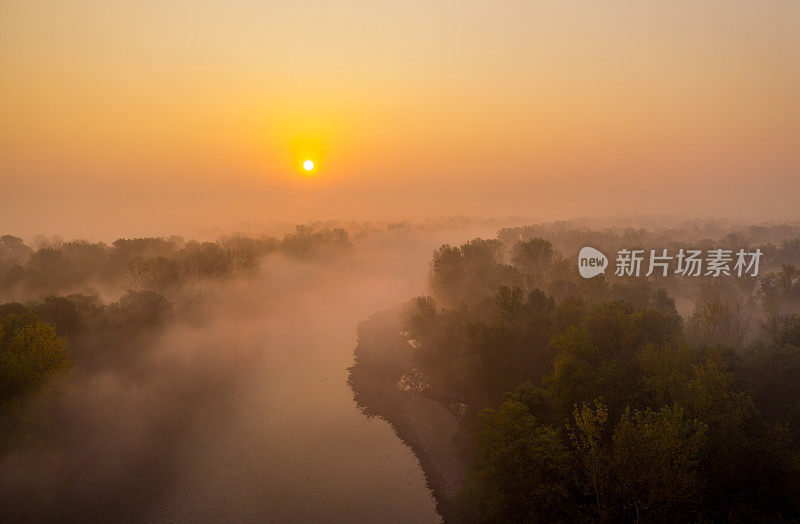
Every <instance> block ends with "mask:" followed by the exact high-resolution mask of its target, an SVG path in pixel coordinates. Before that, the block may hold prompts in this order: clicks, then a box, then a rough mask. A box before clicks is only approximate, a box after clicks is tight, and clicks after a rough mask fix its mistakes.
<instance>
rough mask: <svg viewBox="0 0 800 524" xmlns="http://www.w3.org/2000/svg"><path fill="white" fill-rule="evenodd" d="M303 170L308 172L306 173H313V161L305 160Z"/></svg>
mask: <svg viewBox="0 0 800 524" xmlns="http://www.w3.org/2000/svg"><path fill="white" fill-rule="evenodd" d="M303 169H305V170H306V172H308V173H310V172H311V171H313V170H314V161H313V160H305V161H304V162H303Z"/></svg>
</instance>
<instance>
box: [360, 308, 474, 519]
mask: <svg viewBox="0 0 800 524" xmlns="http://www.w3.org/2000/svg"><path fill="white" fill-rule="evenodd" d="M354 354H355V365H354V366H353V367H351V368H350V370H349V371H350V377H349V379H348V383H349V385H350V387H351V388H352V390H353V393H354V398H355V400H356V403H357V404H358V406H359V408H360V409H361V410H362V412H363V413H364V414H365V415H367V416H377V417H380V418H382V419H384V420H386V421H387V422H389V424H390V425H391V426H392V428H393V429H394V431H395V433H396V434H397V436H398V437H399V438H400V439H401V440H402V441H403V442H404V443H405V444H406V445H408V446H409V448H411V450H412V451H413V452H414V454H415V455H416V457H417V459H418V460H419V463H420V466H421V467H422V469H423V472H424V474H425V478H426V482H427V484H428V488H429V489H430V490H431V493H432V494H433V496H434V498H435V499H436V508H437V511H438V512H439V514H440V515H441V516H442V518H443V520H445V521H446V522H452V521H455V520H456V509H457V508H456V501H457V497H458V494H459V492H460V490H461V488H462V487H463V486H464V482H465V479H466V462H467V461H466V457H467V446H466V439H465V438H464V434H463V431H462V429H461V423H460V421H459V417H458V416H457V415H456V414H455V413H453V412H452V411H451V410H450V409H448V408H447V407H446V406H445V405H444V404H442V403H441V402H438V401H437V400H435V399H432V398H429V397H427V396H425V395H423V394H421V393H415V392H409V391H401V390H400V389H399V388H398V387H397V386H396V384H397V381H398V380H399V379H400V377H402V376H403V374H404V373H406V372H407V371H408V370H409V369H411V368H412V367H413V358H412V350H411V347H410V346H409V345H408V343H407V341H406V340H405V339H404V337H402V335H401V334H400V322H399V319H398V311H397V310H389V311H383V312H380V313H376V314H375V315H373V316H371V317H370V318H369V319H367V320H365V321H363V322H361V323H360V324H359V326H358V345H357V347H356V349H355V352H354Z"/></svg>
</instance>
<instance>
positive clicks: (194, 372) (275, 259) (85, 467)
mask: <svg viewBox="0 0 800 524" xmlns="http://www.w3.org/2000/svg"><path fill="white" fill-rule="evenodd" d="M480 234H492V229H491V228H473V229H472V230H470V231H460V232H456V231H452V230H450V231H447V232H442V231H440V232H438V233H428V232H420V231H414V232H411V231H407V230H406V231H395V232H392V231H387V232H384V233H382V234H377V235H372V236H368V237H365V238H361V239H358V240H356V241H354V245H353V246H352V247H350V248H348V249H346V250H345V251H343V252H339V253H336V254H330V256H328V255H326V256H320V257H312V258H310V259H298V258H290V257H285V256H283V255H280V254H273V255H268V256H266V257H265V258H263V259H262V260H261V261H260V269H259V270H258V271H257V272H255V273H252V274H249V275H243V276H236V277H233V278H229V279H222V280H213V281H205V282H198V283H197V284H196V285H193V286H190V287H188V288H186V289H179V290H177V291H175V292H174V293H172V294H171V296H170V298H169V300H170V302H171V303H172V306H173V309H174V316H173V320H171V321H169V322H168V323H167V324H165V325H164V326H163V328H162V329H161V330H159V331H153V332H152V333H151V332H147V333H146V334H145V335H131V336H132V337H139V338H135V339H132V340H135V343H132V345H130V346H126V345H119V343H118V342H114V341H115V340H118V341H124V340H125V339H126V337H127V335H123V334H118V335H115V337H116V338H113V339H111V341H110V342H104V339H101V338H97V337H96V336H95V335H94V334H93V333H89V334H88V335H87V336H89V337H95V339H94V340H90V342H91V344H93V346H92V347H97V348H98V349H97V351H98V352H99V353H98V356H97V358H99V359H100V360H99V361H97V362H95V361H89V364H90V365H87V364H82V365H78V366H76V368H75V370H74V372H73V373H72V374H71V376H70V378H69V380H68V382H67V383H66V385H65V387H64V389H63V390H62V391H61V393H60V394H59V395H58V397H57V398H56V401H57V402H56V405H57V411H56V413H57V415H56V422H57V425H58V428H59V432H58V436H57V437H47V438H46V439H45V441H47V442H49V443H48V444H47V445H39V444H37V440H36V439H33V438H28V440H26V441H25V442H23V443H21V444H19V445H16V446H13V447H12V448H11V450H10V452H9V453H8V454H7V455H6V456H5V457H4V458H3V460H2V463H1V464H0V467H2V468H3V470H4V472H5V474H4V476H3V477H4V478H3V479H0V498H2V500H3V501H4V502H5V504H4V506H3V508H2V513H0V517H3V520H26V521H27V520H53V519H56V520H59V519H67V520H84V521H85V520H92V521H94V520H105V521H137V522H139V521H143V520H144V521H181V522H185V521H227V522H242V521H244V522H247V521H251V522H252V521H261V522H263V521H272V522H308V521H326V522H354V521H359V522H386V521H387V520H388V521H398V522H401V521H402V522H435V521H438V520H440V517H439V515H438V514H437V513H436V511H435V500H434V499H433V497H432V496H431V494H430V492H429V490H428V488H427V486H426V483H425V478H424V475H423V472H422V470H421V468H420V465H419V462H418V461H417V458H416V457H415V456H414V455H413V453H412V452H411V450H410V449H409V448H408V447H407V446H406V445H405V444H403V442H402V441H401V440H400V439H399V438H398V437H397V436H396V435H395V433H394V431H393V429H392V428H391V426H390V425H389V424H388V423H387V422H386V421H384V420H382V419H378V418H372V419H368V418H367V417H366V416H365V415H364V414H362V413H361V411H360V410H359V408H358V407H357V406H356V404H355V402H354V399H353V392H352V391H351V390H350V388H349V386H348V385H347V382H346V381H347V373H348V372H347V368H348V367H350V366H351V365H352V364H353V350H354V348H355V346H356V327H357V324H358V323H359V322H360V321H361V320H363V319H365V318H367V317H368V316H370V315H371V314H373V313H374V312H376V311H379V310H383V309H387V308H390V307H393V306H395V305H397V304H399V303H401V302H403V301H404V300H407V299H408V297H412V296H415V295H418V294H421V293H425V292H426V289H427V280H426V276H427V271H428V264H429V260H430V255H431V253H432V252H433V250H434V249H436V248H437V247H438V246H439V245H440V244H441V243H442V242H443V241H445V240H448V241H463V240H466V239H468V238H472V237H473V236H475V235H480ZM99 292H100V294H101V295H102V299H103V300H104V301H113V300H117V298H118V296H114V293H117V294H118V295H119V294H120V293H124V291H122V290H114V289H100V290H99ZM115 307H116V306H115ZM145 312H146V311H145ZM82 344H86V340H85V339H84V340H83V342H82ZM92 362H94V364H92ZM98 362H99V363H98ZM32 408H33V409H30V410H29V411H30V412H31V413H34V414H35V413H36V412H37V410H36V409H35V408H36V406H35V405H34V406H32ZM40 425H41V424H40Z"/></svg>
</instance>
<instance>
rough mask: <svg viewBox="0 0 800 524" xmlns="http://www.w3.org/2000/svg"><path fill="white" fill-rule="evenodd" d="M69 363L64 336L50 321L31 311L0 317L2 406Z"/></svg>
mask: <svg viewBox="0 0 800 524" xmlns="http://www.w3.org/2000/svg"><path fill="white" fill-rule="evenodd" d="M71 363H72V361H71V358H70V354H69V350H68V348H67V341H66V339H65V338H62V337H59V336H58V334H57V333H56V330H55V328H54V327H53V326H52V325H51V324H45V323H43V322H41V321H40V320H39V319H38V318H37V317H36V315H34V314H33V313H31V312H24V313H11V314H8V315H5V316H3V317H1V318H0V401H2V403H3V404H4V405H7V404H8V403H11V402H13V401H16V400H19V399H22V398H24V397H26V396H28V395H30V394H32V393H34V392H35V391H36V390H37V389H38V388H40V387H41V386H42V384H44V383H45V382H46V381H47V380H48V379H50V378H51V377H53V376H55V375H57V374H59V373H61V372H64V371H66V370H67V369H68V368H69V367H70V365H71Z"/></svg>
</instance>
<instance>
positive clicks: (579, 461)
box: [404, 230, 800, 522]
mask: <svg viewBox="0 0 800 524" xmlns="http://www.w3.org/2000/svg"><path fill="white" fill-rule="evenodd" d="M515 233H517V235H516V236H514V235H510V234H508V232H501V235H500V237H501V238H504V239H506V241H508V239H512V238H513V239H514V241H513V242H512V243H510V245H509V244H504V243H503V242H501V241H500V240H481V239H476V240H473V241H471V242H468V243H466V244H464V245H462V246H460V247H453V246H443V247H442V248H441V249H440V250H438V251H437V252H436V253H435V254H434V257H433V261H432V264H431V272H430V283H431V286H430V287H431V291H432V295H431V296H425V297H417V298H415V299H413V300H412V301H411V302H410V303H409V304H408V305H407V306H406V310H405V315H404V319H405V320H404V323H405V330H406V333H407V336H408V337H409V339H410V340H411V341H412V345H413V346H414V348H415V358H416V364H417V366H418V367H419V369H418V370H416V373H424V376H425V377H426V379H427V381H428V382H429V388H430V391H431V392H432V393H433V394H435V395H437V396H439V397H442V396H445V397H451V398H457V399H459V400H461V401H463V402H465V403H467V404H468V405H469V406H470V413H469V414H468V415H467V416H466V417H465V419H464V420H465V424H466V425H467V427H468V428H469V431H470V432H471V435H472V439H471V440H472V460H471V471H472V473H471V476H470V480H469V482H468V485H467V487H466V488H465V490H464V493H463V497H462V503H461V510H462V512H461V517H462V518H463V519H464V520H466V521H480V522H530V521H546V522H552V521H581V520H588V521H599V522H616V521H620V520H637V521H638V520H657V521H675V520H691V521H700V520H712V521H719V520H731V519H733V520H776V519H778V520H779V519H800V336H799V334H800V316H798V314H799V313H800V276H798V275H800V272H798V270H797V269H796V268H795V266H793V265H791V264H797V263H798V261H800V256H798V254H799V253H798V250H797V246H798V242H797V241H796V240H795V241H783V243H782V244H781V245H780V247H774V246H772V245H770V244H763V248H764V251H766V252H768V253H769V254H770V257H771V258H768V259H767V262H766V263H765V266H764V270H765V271H764V273H762V275H763V276H762V277H761V278H750V279H749V280H746V279H736V278H735V277H733V278H727V279H725V278H720V279H713V278H697V279H695V281H694V282H690V281H687V280H681V279H678V278H675V277H671V276H670V277H667V278H662V279H660V280H658V281H656V280H652V279H645V278H639V279H622V278H615V277H614V276H613V275H610V276H609V277H604V276H599V277H595V278H593V279H590V280H586V279H582V278H580V277H579V276H578V275H577V270H576V267H575V264H574V263H572V262H571V259H569V258H564V257H562V256H561V254H560V253H559V250H557V249H554V246H553V244H552V243H551V242H550V241H548V240H545V239H542V238H525V237H524V236H523V235H521V234H520V231H519V230H517V231H515ZM758 233H759V234H760V235H761V236H762V237H764V238H766V237H768V236H769V233H771V232H770V231H758ZM773 233H774V232H773ZM576 235H577V233H575V232H573V234H572V235H569V234H567V233H566V232H563V231H562V232H561V237H559V238H561V239H562V240H563V237H567V238H572V237H573V236H576ZM520 236H521V237H522V238H521V239H519V240H517V238H518V237H520ZM577 236H578V237H579V238H580V239H581V241H584V242H585V237H584V236H582V235H577ZM600 236H602V235H600ZM646 236H647V235H645V234H641V235H639V237H641V238H645V237H646ZM612 237H613V235H612V236H609V238H612ZM641 238H640V239H641ZM727 238H728V239H729V240H730V235H729V236H728V237H727ZM613 239H615V241H619V238H618V237H613ZM595 240H597V238H595ZM737 241H738V242H745V241H746V240H743V239H742V238H738V239H737ZM576 245H577V246H578V247H580V245H581V244H580V243H576ZM592 245H596V243H593V244H592ZM628 247H631V246H628ZM636 247H639V246H636ZM575 249H576V251H575V252H577V247H576V248H575ZM665 288H669V289H670V290H673V291H674V292H676V293H678V296H675V297H674V298H673V297H672V296H670V293H668V292H667V291H666V289H665ZM675 298H677V299H678V300H681V301H683V302H684V303H686V304H687V307H686V309H687V310H686V312H685V314H684V315H683V316H682V315H681V314H679V312H678V309H677V308H676V300H675Z"/></svg>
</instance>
